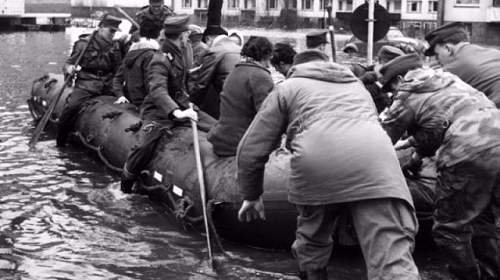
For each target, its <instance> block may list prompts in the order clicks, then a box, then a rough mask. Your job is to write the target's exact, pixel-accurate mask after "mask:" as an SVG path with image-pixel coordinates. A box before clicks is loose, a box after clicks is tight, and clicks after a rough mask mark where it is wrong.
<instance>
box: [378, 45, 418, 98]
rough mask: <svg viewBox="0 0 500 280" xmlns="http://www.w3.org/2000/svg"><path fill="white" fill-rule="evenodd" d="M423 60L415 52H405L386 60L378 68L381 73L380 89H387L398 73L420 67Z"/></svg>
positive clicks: (402, 73)
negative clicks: (381, 85)
mask: <svg viewBox="0 0 500 280" xmlns="http://www.w3.org/2000/svg"><path fill="white" fill-rule="evenodd" d="M422 65H423V62H422V59H421V58H420V56H419V55H418V54H416V53H410V54H405V55H402V56H398V57H396V58H394V59H393V60H391V61H389V62H387V63H386V64H384V65H383V66H382V68H380V74H381V75H382V81H381V82H382V84H383V87H382V90H384V91H389V90H390V89H389V85H390V83H391V81H392V80H393V79H394V78H396V77H397V76H399V75H405V74H406V73H407V72H408V71H410V70H413V69H416V68H419V67H422Z"/></svg>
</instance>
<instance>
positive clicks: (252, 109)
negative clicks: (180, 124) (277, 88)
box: [208, 62, 274, 156]
mask: <svg viewBox="0 0 500 280" xmlns="http://www.w3.org/2000/svg"><path fill="white" fill-rule="evenodd" d="M273 86H274V84H273V80H272V78H271V75H270V73H269V70H267V69H266V68H264V67H262V66H260V65H257V64H256V63H254V62H243V63H239V64H237V65H236V67H235V68H234V70H233V71H232V72H231V74H229V76H228V77H227V79H226V82H225V83H224V89H223V91H222V92H221V95H220V118H219V121H218V122H217V124H216V125H215V126H214V127H213V128H212V129H211V130H210V132H209V134H208V141H210V142H211V143H212V145H213V149H214V152H215V153H216V154H217V155H219V156H234V155H235V154H236V148H237V147H238V143H239V142H240V139H241V137H243V134H245V131H246V130H247V128H248V126H249V125H250V123H251V122H252V120H253V118H254V117H255V115H256V114H257V111H259V108H260V105H261V104H262V102H263V101H264V99H265V98H266V97H267V95H268V94H269V92H271V90H272V89H273Z"/></svg>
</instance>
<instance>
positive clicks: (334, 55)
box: [326, 6, 337, 62]
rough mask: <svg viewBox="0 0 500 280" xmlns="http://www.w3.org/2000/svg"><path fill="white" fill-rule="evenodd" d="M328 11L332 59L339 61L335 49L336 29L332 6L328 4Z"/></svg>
mask: <svg viewBox="0 0 500 280" xmlns="http://www.w3.org/2000/svg"><path fill="white" fill-rule="evenodd" d="M326 11H327V12H328V32H329V33H330V45H331V47H332V60H333V62H336V61H337V51H336V49H335V33H334V32H335V31H334V30H333V18H332V6H327V7H326Z"/></svg>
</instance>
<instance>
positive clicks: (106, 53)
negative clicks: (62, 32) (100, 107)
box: [57, 15, 121, 147]
mask: <svg viewBox="0 0 500 280" xmlns="http://www.w3.org/2000/svg"><path fill="white" fill-rule="evenodd" d="M120 23H121V20H120V19H119V18H117V17H114V16H111V15H105V16H104V18H103V19H102V21H101V22H100V23H99V29H98V30H97V31H96V32H97V33H96V34H95V36H94V37H93V38H92V37H91V36H90V35H88V36H81V38H80V39H79V40H78V41H76V42H75V45H74V46H73V51H72V52H71V56H70V57H69V58H68V59H67V60H66V64H65V66H64V69H63V70H64V73H65V74H67V75H73V74H74V73H75V71H78V74H77V77H76V80H75V86H74V88H73V92H72V93H71V94H70V96H69V97H68V99H67V100H66V104H65V105H64V109H63V112H62V114H61V116H60V117H59V125H58V131H57V146H59V147H63V146H65V145H66V140H67V138H68V135H69V133H70V132H71V130H72V129H73V125H74V123H75V121H76V119H77V117H78V112H79V111H80V109H81V106H82V105H83V103H84V102H85V101H88V100H90V99H91V98H93V97H96V96H99V95H103V94H111V88H112V80H113V75H114V73H115V71H116V70H117V68H118V66H119V65H120V62H121V49H120V44H119V43H118V42H114V41H113V36H114V34H115V33H116V31H118V30H119V28H118V25H120ZM91 38H92V39H91ZM87 44H89V47H88V48H87V50H86V51H85V53H84V54H83V57H82V59H81V61H80V64H79V65H74V64H75V62H76V60H77V58H78V57H79V56H80V54H81V53H82V52H83V51H84V50H85V46H86V45H87ZM77 67H78V68H81V69H77Z"/></svg>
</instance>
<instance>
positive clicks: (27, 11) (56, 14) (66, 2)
mask: <svg viewBox="0 0 500 280" xmlns="http://www.w3.org/2000/svg"><path fill="white" fill-rule="evenodd" d="M23 2H24V14H23V15H22V19H21V26H24V27H26V28H29V29H42V30H59V29H64V26H65V25H66V24H67V22H68V20H69V19H70V18H71V1H70V0H24V1H23Z"/></svg>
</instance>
